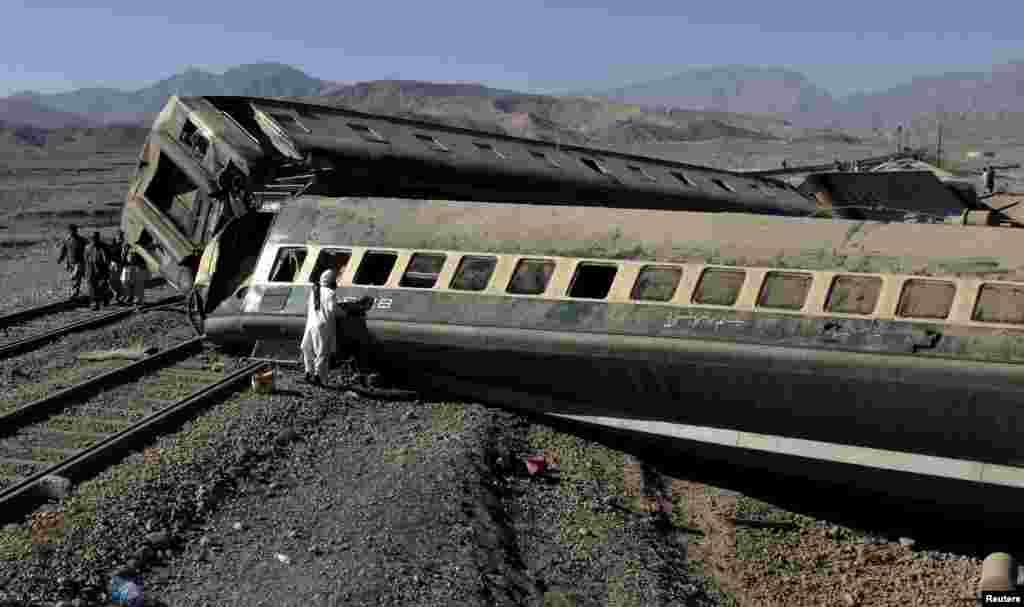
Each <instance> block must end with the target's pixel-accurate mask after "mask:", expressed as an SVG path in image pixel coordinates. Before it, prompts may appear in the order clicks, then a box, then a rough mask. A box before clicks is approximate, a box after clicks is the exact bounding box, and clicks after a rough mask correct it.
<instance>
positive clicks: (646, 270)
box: [629, 266, 683, 301]
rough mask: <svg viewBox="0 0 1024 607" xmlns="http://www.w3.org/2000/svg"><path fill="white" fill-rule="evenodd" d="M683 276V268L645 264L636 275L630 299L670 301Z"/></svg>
mask: <svg viewBox="0 0 1024 607" xmlns="http://www.w3.org/2000/svg"><path fill="white" fill-rule="evenodd" d="M682 278H683V270H682V268H665V267H658V266H644V267H643V268H641V269H640V274H639V275H638V276H637V277H636V284H634V285H633V291H632V292H631V293H630V294H629V298H630V299H636V300H640V301H668V300H670V299H672V296H673V295H675V293H676V287H678V286H679V281H680V280H682Z"/></svg>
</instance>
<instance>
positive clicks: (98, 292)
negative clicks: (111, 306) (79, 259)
mask: <svg viewBox="0 0 1024 607" xmlns="http://www.w3.org/2000/svg"><path fill="white" fill-rule="evenodd" d="M84 257H85V280H86V283H88V285H89V297H90V298H91V299H92V309H93V310H99V309H100V306H102V305H104V304H106V303H108V302H109V301H110V292H109V290H110V286H109V284H108V282H107V280H108V279H109V277H110V255H109V254H108V253H107V247H106V245H105V244H104V243H103V241H102V240H101V239H100V233H99V232H93V233H92V241H90V242H89V245H88V246H86V247H85V255H84Z"/></svg>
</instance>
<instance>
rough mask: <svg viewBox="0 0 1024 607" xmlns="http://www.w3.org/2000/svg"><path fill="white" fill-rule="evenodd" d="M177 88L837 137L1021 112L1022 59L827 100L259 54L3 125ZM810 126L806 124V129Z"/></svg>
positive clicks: (761, 80)
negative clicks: (324, 74) (543, 86)
mask: <svg viewBox="0 0 1024 607" xmlns="http://www.w3.org/2000/svg"><path fill="white" fill-rule="evenodd" d="M174 94H178V95H182V96H200V95H246V96H261V97H288V98H296V99H305V100H312V101H316V102H318V103H327V104H333V105H337V106H344V107H350V108H355V109H361V110H365V111H371V112H382V113H390V114H394V115H399V116H410V117H418V118H426V119H431V120H437V121H441V122H446V123H448V124H456V125H459V126H465V127H469V128H479V129H485V130H492V131H498V132H504V133H510V134H516V135H522V136H527V137H540V138H545V139H551V140H555V141H564V142H575V143H589V144H596V143H601V142H604V143H609V144H623V143H625V144H629V143H636V142H663V141H692V140H700V139H711V138H716V137H732V138H750V139H765V138H780V139H787V140H807V138H808V137H810V138H811V139H816V140H822V141H824V140H833V139H834V140H836V141H840V140H844V137H846V135H850V134H851V131H858V132H857V133H856V135H857V136H858V137H868V138H873V137H876V135H877V134H880V132H881V131H883V130H884V131H885V132H891V131H892V129H893V128H894V127H895V126H896V125H897V124H904V125H910V124H912V123H913V120H914V119H915V117H916V118H917V119H918V121H920V120H919V119H920V117H921V116H922V115H926V114H933V113H934V112H935V111H936V110H942V111H944V112H946V113H950V114H953V115H954V117H963V116H967V115H970V116H978V115H982V114H985V113H989V114H992V113H997V114H999V115H1002V114H1005V113H1007V112H1012V111H1014V110H1017V111H1020V110H1021V108H1020V100H1021V99H1024V61H1018V62H1011V63H1007V64H1004V65H998V66H994V67H993V68H992V69H991V70H990V71H986V72H962V73H948V74H942V75H936V76H927V77H918V78H914V79H912V80H910V81H909V82H907V83H906V84H903V85H900V86H897V87H892V88H890V89H887V90H883V91H877V92H872V93H858V94H855V95H849V96H847V97H842V98H834V97H833V96H832V95H831V94H830V93H829V92H828V91H826V90H824V89H823V88H821V87H819V86H817V85H816V84H814V83H813V82H811V81H810V80H809V79H808V78H807V77H806V76H805V75H803V74H801V73H799V72H795V71H793V70H790V69H786V68H778V67H755V66H744V65H731V66H722V67H712V68H704V69H693V70H687V71H684V72H681V73H679V74H677V75H675V76H672V77H670V78H662V79H659V80H654V81H650V82H641V83H636V84H630V85H627V86H622V87H618V88H614V89H609V90H603V91H582V92H580V94H577V95H561V96H551V95H537V94H529V93H521V92H517V91H510V90H503V89H496V88H490V87H487V86H484V85H482V84H476V83H437V82H424V81H416V80H375V81H370V82H360V83H356V84H344V83H339V82H334V81H326V80H321V79H319V78H315V77H313V76H310V75H308V74H306V73H304V72H303V71H301V70H298V69H296V68H293V67H290V66H287V65H282V64H279V63H256V64H249V65H241V66H238V67H234V68H231V69H229V70H227V71H226V72H224V73H223V74H214V73H211V72H207V71H203V70H199V69H194V68H190V69H187V70H185V71H183V72H181V73H179V74H176V75H173V76H171V77H169V78H165V79H163V80H161V81H159V82H156V83H154V84H153V85H151V86H148V87H145V88H141V89H139V90H136V91H120V90H116V89H110V88H89V89H78V90H75V91H69V92H66V93H56V94H40V93H34V92H24V93H19V94H17V95H14V96H11V97H8V98H6V99H0V123H5V124H7V125H20V126H26V127H32V128H37V129H39V128H42V129H47V128H64V127H72V126H90V125H110V124H134V125H138V124H144V125H145V124H148V123H149V122H150V121H151V120H152V119H153V117H154V116H155V114H156V113H157V112H158V111H159V110H160V108H161V107H162V106H163V105H164V103H165V102H166V100H167V98H168V97H169V96H170V95H174ZM1000 120H1001V119H1000ZM974 122H976V121H973V122H971V123H972V124H973V123H974ZM997 122H998V121H997ZM990 123H991V121H989V120H988V119H986V123H985V124H986V126H985V127H984V128H985V129H988V130H992V131H993V132H995V133H998V132H999V129H1000V128H1002V127H999V126H998V125H995V126H993V124H994V123H993V124H990ZM1013 123H1014V124H1016V123H1017V119H1016V118H1014V120H1013ZM1007 124H1009V123H1007ZM822 128H826V129H828V131H827V132H826V131H821V130H820V129H822ZM914 128H918V127H914ZM922 128H925V130H927V129H926V127H922ZM807 129H815V130H814V131H813V132H805V131H807ZM840 130H842V131H846V134H845V135H844V134H841V133H840V132H839V131H840ZM861 130H863V132H860V131H861ZM918 130H920V129H918ZM872 131H878V133H876V134H872Z"/></svg>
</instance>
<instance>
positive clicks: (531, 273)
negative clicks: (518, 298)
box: [506, 259, 555, 295]
mask: <svg viewBox="0 0 1024 607" xmlns="http://www.w3.org/2000/svg"><path fill="white" fill-rule="evenodd" d="M554 271H555V262H553V261H550V260H547V259H521V260H519V263H518V264H516V269H515V271H514V272H513V273H512V279H511V280H510V281H509V283H508V289H506V291H508V292H509V293H513V294H515V295H540V294H541V293H543V292H544V290H545V289H546V288H547V286H548V281H549V280H551V274H552V273H554Z"/></svg>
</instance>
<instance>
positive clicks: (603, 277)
mask: <svg viewBox="0 0 1024 607" xmlns="http://www.w3.org/2000/svg"><path fill="white" fill-rule="evenodd" d="M618 269H619V268H618V267H617V266H613V265H609V264H602V263H585V262H584V263H581V264H579V265H578V266H576V275H575V276H573V279H572V283H570V285H569V297H580V298H584V299H604V298H605V297H607V296H608V291H610V290H611V288H612V283H613V282H615V274H616V272H617V271H618Z"/></svg>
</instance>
